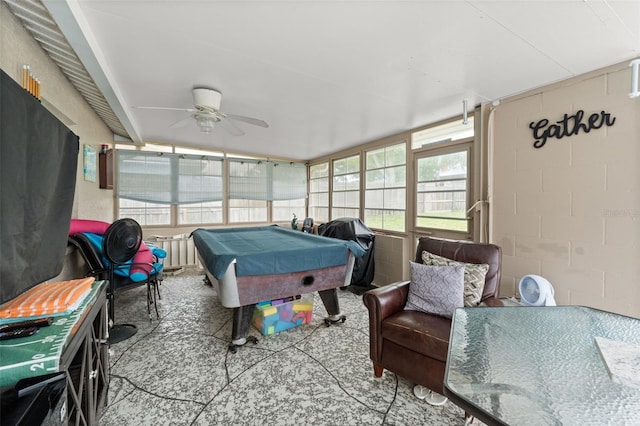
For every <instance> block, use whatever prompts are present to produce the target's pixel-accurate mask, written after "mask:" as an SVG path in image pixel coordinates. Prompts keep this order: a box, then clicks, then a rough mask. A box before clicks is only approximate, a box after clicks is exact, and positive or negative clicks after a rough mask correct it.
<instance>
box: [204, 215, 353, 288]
mask: <svg viewBox="0 0 640 426" xmlns="http://www.w3.org/2000/svg"><path fill="white" fill-rule="evenodd" d="M193 239H194V243H195V245H196V248H197V249H198V253H199V254H200V256H201V257H202V260H203V262H204V263H205V266H206V267H207V269H208V270H209V271H210V272H211V273H212V274H213V276H214V277H216V278H218V279H221V278H222V277H223V276H224V274H225V272H226V271H227V268H228V266H229V264H230V263H231V262H233V261H234V260H235V261H236V275H237V276H253V275H270V274H283V273H291V272H300V271H308V270H314V269H321V268H326V267H330V266H337V265H344V264H345V263H346V261H347V258H348V254H349V251H351V252H353V254H354V255H355V256H356V257H358V256H361V255H362V254H363V253H364V249H363V248H362V247H360V246H359V245H358V244H357V243H355V242H354V241H345V240H338V239H335V238H328V237H322V236H318V235H313V234H307V233H303V232H300V231H295V230H292V229H286V228H282V227H279V226H261V227H248V228H227V229H196V230H195V231H193Z"/></svg>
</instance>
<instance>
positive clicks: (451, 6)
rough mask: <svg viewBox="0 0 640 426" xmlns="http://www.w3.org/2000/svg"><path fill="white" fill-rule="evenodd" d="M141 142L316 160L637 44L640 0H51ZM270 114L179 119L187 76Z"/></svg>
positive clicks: (185, 103) (238, 108)
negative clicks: (222, 122) (226, 120)
mask: <svg viewBox="0 0 640 426" xmlns="http://www.w3.org/2000/svg"><path fill="white" fill-rule="evenodd" d="M43 3H44V4H45V5H46V6H47V8H48V9H49V11H50V12H51V14H52V16H53V17H54V19H55V20H56V22H57V23H58V26H59V27H60V29H61V30H62V32H63V33H64V34H65V36H66V38H67V39H68V41H69V43H70V44H71V46H72V47H73V48H74V49H75V51H76V53H77V54H78V56H79V57H80V58H81V59H82V61H83V63H84V64H85V67H86V68H87V70H88V71H89V73H90V74H91V76H92V77H93V79H94V80H95V81H96V83H97V85H98V87H100V88H101V90H102V91H103V93H104V95H105V97H106V99H107V100H108V101H109V104H110V105H111V107H112V109H113V111H114V112H115V113H116V115H118V118H119V119H120V121H121V122H122V124H123V125H124V128H125V129H127V131H128V133H129V136H130V138H131V139H132V140H133V141H135V142H138V143H139V142H165V143H176V144H181V145H186V146H192V147H198V148H207V149H213V150H225V151H230V152H237V153H243V152H244V153H254V154H259V155H262V156H266V157H271V158H290V159H300V160H308V159H313V158H317V157H319V156H322V155H325V154H329V153H332V152H336V151H339V150H342V149H345V148H348V147H350V146H354V145H358V144H360V143H363V142H367V141H371V140H375V139H378V138H381V137H384V136H387V135H391V134H395V133H398V132H400V131H403V130H406V129H408V128H413V127H417V126H421V125H425V124H429V123H432V122H435V121H438V120H441V119H445V118H449V117H453V116H456V115H460V114H461V113H462V101H463V99H467V100H468V103H469V105H470V106H472V105H477V104H480V103H485V102H490V101H493V100H499V99H501V98H504V97H506V96H509V95H513V94H516V93H519V92H523V91H526V90H528V89H532V88H535V87H539V86H542V85H545V84H548V83H551V82H555V81H559V80H562V79H566V78H569V77H571V76H574V75H578V74H582V73H585V72H588V71H591V70H594V69H598V68H602V67H605V66H608V65H612V64H615V63H618V62H622V61H626V60H630V59H633V58H635V57H638V56H639V55H640V2H639V1H615V0H606V1H605V0H556V1H302V0H298V1H202V0H201V1H159V0H155V1H154V0H137V1H116V0H91V1H67V2H63V1H61V0H43ZM196 86H207V87H212V88H215V89H218V90H220V91H221V92H222V93H223V98H222V106H221V110H222V111H223V112H226V113H229V114H238V115H245V116H250V117H256V118H260V119H262V120H265V121H266V122H267V123H269V128H267V129H264V128H261V127H256V126H252V125H249V124H246V123H242V122H238V123H237V125H238V127H240V128H241V129H242V130H244V131H245V132H246V134H244V135H243V136H231V135H230V134H229V133H227V132H226V131H225V130H224V129H223V128H221V127H220V126H218V127H216V129H214V131H213V132H212V133H210V134H204V133H201V132H199V130H198V128H197V127H196V125H195V123H190V124H189V125H188V126H186V127H181V128H177V129H171V128H169V126H170V125H171V124H173V123H175V122H177V121H179V120H180V119H182V118H184V117H185V116H187V113H185V112H180V111H167V110H165V111H162V110H144V109H138V108H134V107H136V106H160V107H177V108H191V107H192V106H193V103H192V97H191V89H192V88H193V87H196Z"/></svg>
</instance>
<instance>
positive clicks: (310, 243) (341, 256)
mask: <svg viewBox="0 0 640 426" xmlns="http://www.w3.org/2000/svg"><path fill="white" fill-rule="evenodd" d="M192 236H193V241H194V244H195V246H196V249H197V251H198V257H199V259H200V262H201V263H202V265H203V266H204V268H205V272H206V274H207V278H208V279H209V281H211V283H212V285H214V286H215V287H216V290H217V293H218V297H219V298H220V301H221V303H222V305H223V306H225V307H227V308H232V309H233V310H234V312H233V330H232V336H231V337H232V341H231V344H230V345H229V347H230V349H231V351H232V352H235V351H236V348H237V347H238V346H242V345H244V344H245V343H246V342H247V339H248V338H247V334H248V331H249V326H250V324H251V317H252V314H253V311H254V309H255V305H256V303H258V302H262V301H265V300H272V299H280V298H285V297H288V296H293V295H297V294H304V293H311V292H314V291H317V292H318V293H319V294H320V298H321V299H322V302H323V304H324V306H325V308H326V310H327V313H328V314H329V317H327V318H326V319H325V323H326V324H327V325H331V324H334V323H336V322H343V321H344V320H345V317H344V315H341V313H340V306H339V303H338V295H337V288H338V287H344V286H347V285H349V284H350V282H351V273H352V271H353V265H354V262H355V257H358V256H362V255H363V254H364V249H363V248H362V247H361V246H360V245H359V244H357V243H356V242H355V241H345V240H339V239H335V238H328V237H322V236H318V235H314V234H308V233H304V232H300V231H296V230H292V229H287V228H283V227H280V226H275V225H274V226H260V227H246V228H223V229H196V230H195V231H193V233H192ZM249 339H250V340H252V341H253V342H254V343H256V342H257V340H256V339H255V338H254V337H250V338H249Z"/></svg>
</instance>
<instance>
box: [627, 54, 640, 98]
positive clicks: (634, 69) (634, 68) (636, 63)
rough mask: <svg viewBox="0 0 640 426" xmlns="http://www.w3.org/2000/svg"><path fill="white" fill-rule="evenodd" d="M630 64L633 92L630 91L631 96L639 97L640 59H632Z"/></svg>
mask: <svg viewBox="0 0 640 426" xmlns="http://www.w3.org/2000/svg"><path fill="white" fill-rule="evenodd" d="M629 66H630V67H631V93H629V97H630V98H637V97H638V96H640V91H638V74H639V73H638V68H640V59H635V60H633V61H631V63H630V64H629Z"/></svg>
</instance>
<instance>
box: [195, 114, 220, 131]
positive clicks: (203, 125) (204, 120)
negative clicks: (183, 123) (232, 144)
mask: <svg viewBox="0 0 640 426" xmlns="http://www.w3.org/2000/svg"><path fill="white" fill-rule="evenodd" d="M196 123H198V127H199V128H200V131H201V132H202V133H211V131H212V130H213V128H214V127H216V120H214V119H213V118H212V117H196Z"/></svg>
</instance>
